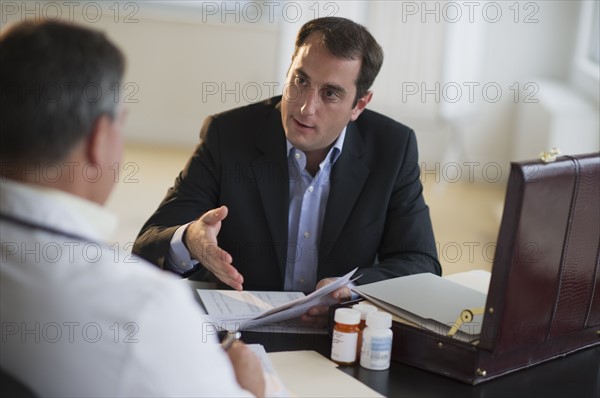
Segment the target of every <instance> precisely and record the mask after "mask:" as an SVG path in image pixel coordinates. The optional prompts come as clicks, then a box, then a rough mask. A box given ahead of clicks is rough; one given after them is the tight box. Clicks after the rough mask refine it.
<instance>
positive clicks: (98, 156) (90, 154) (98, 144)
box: [85, 115, 112, 164]
mask: <svg viewBox="0 0 600 398" xmlns="http://www.w3.org/2000/svg"><path fill="white" fill-rule="evenodd" d="M111 123H112V120H111V118H110V117H109V116H108V115H101V116H100V117H98V118H97V119H96V121H95V122H94V124H93V126H92V131H91V132H90V134H89V135H88V137H87V139H86V151H85V152H86V157H87V161H88V162H90V163H93V164H102V160H103V159H105V157H106V151H109V150H110V140H109V134H110V126H111Z"/></svg>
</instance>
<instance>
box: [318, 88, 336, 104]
mask: <svg viewBox="0 0 600 398" xmlns="http://www.w3.org/2000/svg"><path fill="white" fill-rule="evenodd" d="M322 95H323V98H324V99H326V100H327V101H330V102H331V101H337V100H339V98H340V93H339V92H337V91H335V90H323V94H322Z"/></svg>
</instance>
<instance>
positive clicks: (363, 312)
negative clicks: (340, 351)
mask: <svg viewBox="0 0 600 398" xmlns="http://www.w3.org/2000/svg"><path fill="white" fill-rule="evenodd" d="M352 309H353V310H356V311H358V312H360V323H359V324H358V329H359V330H358V342H357V343H356V360H357V361H358V360H359V359H360V350H361V347H362V333H363V330H364V329H365V327H367V314H369V313H370V312H374V311H377V307H375V306H374V305H371V304H367V303H358V304H354V305H353V306H352Z"/></svg>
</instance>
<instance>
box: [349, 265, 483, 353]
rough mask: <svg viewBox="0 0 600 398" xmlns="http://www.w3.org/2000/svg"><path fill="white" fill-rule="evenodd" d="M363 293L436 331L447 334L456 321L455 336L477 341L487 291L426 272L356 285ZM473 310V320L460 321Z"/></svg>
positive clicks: (400, 314) (361, 294) (405, 318)
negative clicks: (465, 313) (467, 312)
mask: <svg viewBox="0 0 600 398" xmlns="http://www.w3.org/2000/svg"><path fill="white" fill-rule="evenodd" d="M353 290H354V291H355V292H356V293H358V294H359V295H360V296H362V297H364V298H365V299H367V300H368V301H370V302H372V303H373V304H375V305H376V306H378V307H380V308H382V309H383V310H385V311H388V312H390V313H392V314H393V315H396V316H397V317H399V319H398V320H399V321H401V322H408V323H410V324H412V325H413V326H417V327H421V328H424V329H427V330H431V331H433V332H436V333H439V334H442V335H447V334H448V332H449V331H450V330H451V329H452V327H453V326H454V325H455V324H456V325H457V327H458V329H457V331H456V333H455V335H454V338H456V339H458V340H461V341H465V342H475V341H477V340H478V339H479V335H480V333H481V324H482V320H483V316H482V315H481V313H482V309H483V307H485V302H486V299H487V295H486V294H485V293H483V292H481V291H478V290H474V289H471V288H469V287H466V286H464V285H462V284H459V283H456V282H454V281H452V280H449V279H445V278H442V277H439V276H437V275H434V274H430V273H424V274H415V275H409V276H403V277H399V278H393V279H388V280H384V281H381V282H375V283H370V284H367V285H362V286H357V287H355V288H354V289H353ZM464 310H469V311H471V313H472V314H473V318H472V320H471V321H469V322H464V323H462V322H457V321H459V320H460V319H461V313H462V312H463V311H464Z"/></svg>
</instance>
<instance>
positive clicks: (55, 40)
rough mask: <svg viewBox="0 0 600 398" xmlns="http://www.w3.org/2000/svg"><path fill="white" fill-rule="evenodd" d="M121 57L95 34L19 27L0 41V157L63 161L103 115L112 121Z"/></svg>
mask: <svg viewBox="0 0 600 398" xmlns="http://www.w3.org/2000/svg"><path fill="white" fill-rule="evenodd" d="M124 67H125V60H124V57H123V55H122V53H121V52H120V51H119V50H118V49H117V48H116V47H115V46H114V45H113V44H112V43H111V42H110V41H109V40H108V39H107V38H106V36H105V35H104V34H103V33H101V32H98V31H94V30H91V29H87V28H84V27H80V26H77V25H73V24H66V23H59V22H42V23H35V22H23V23H20V24H17V25H15V26H13V27H12V28H10V29H7V31H6V32H5V33H3V35H2V36H1V37H0V112H1V117H0V131H1V132H2V133H1V144H0V158H1V159H2V161H19V162H21V161H23V162H50V161H58V160H61V159H63V158H64V157H65V156H66V155H67V154H68V153H69V151H70V150H71V149H73V147H74V146H75V145H76V144H77V143H78V142H80V141H81V140H82V139H83V138H85V137H86V136H87V134H89V132H90V131H91V130H92V127H93V125H94V123H95V121H96V120H97V119H98V117H100V116H101V115H105V114H106V115H109V116H110V117H114V116H115V114H116V109H117V105H118V99H119V95H120V94H119V89H120V87H121V84H120V82H121V79H122V77H123V72H124Z"/></svg>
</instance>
